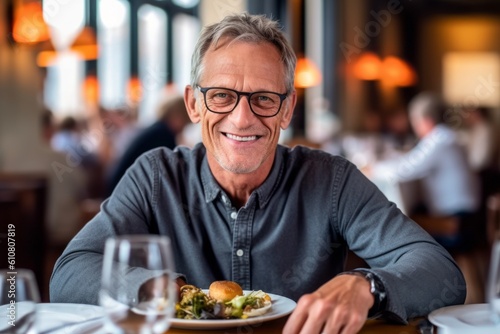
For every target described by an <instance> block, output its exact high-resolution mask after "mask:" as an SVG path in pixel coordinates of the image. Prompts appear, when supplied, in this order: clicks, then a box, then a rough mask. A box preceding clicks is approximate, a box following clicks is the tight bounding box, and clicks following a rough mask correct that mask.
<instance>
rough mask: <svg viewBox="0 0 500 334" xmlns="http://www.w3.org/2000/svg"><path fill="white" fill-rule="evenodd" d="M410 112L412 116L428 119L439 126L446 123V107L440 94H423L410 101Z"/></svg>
mask: <svg viewBox="0 0 500 334" xmlns="http://www.w3.org/2000/svg"><path fill="white" fill-rule="evenodd" d="M408 110H409V112H410V114H411V115H412V116H419V117H422V118H428V119H431V120H432V121H433V122H434V124H439V123H443V122H444V113H445V111H446V106H445V104H444V102H443V100H442V99H441V97H440V96H439V95H438V94H434V93H431V92H422V93H420V94H418V95H416V96H415V97H414V98H413V99H412V100H411V101H410V103H409V105H408Z"/></svg>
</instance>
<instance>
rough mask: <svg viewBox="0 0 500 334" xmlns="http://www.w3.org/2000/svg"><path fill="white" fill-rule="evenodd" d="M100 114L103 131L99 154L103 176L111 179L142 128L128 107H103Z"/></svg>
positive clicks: (105, 178)
mask: <svg viewBox="0 0 500 334" xmlns="http://www.w3.org/2000/svg"><path fill="white" fill-rule="evenodd" d="M99 114H100V116H101V122H102V132H103V136H102V140H101V142H100V147H99V154H100V159H101V162H102V164H103V166H104V167H103V169H104V170H103V178H104V180H109V179H110V178H111V175H112V173H113V171H114V170H115V168H116V166H117V163H118V161H120V159H121V157H122V156H123V154H124V153H125V150H126V149H127V148H128V147H129V145H130V143H131V142H132V141H133V140H134V138H135V137H137V135H138V134H139V132H140V131H141V130H142V129H141V128H140V127H139V125H138V124H137V122H136V120H135V119H134V117H133V115H132V112H131V111H130V110H129V108H127V107H123V108H115V109H105V108H101V109H100V111H99Z"/></svg>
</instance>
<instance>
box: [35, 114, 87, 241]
mask: <svg viewBox="0 0 500 334" xmlns="http://www.w3.org/2000/svg"><path fill="white" fill-rule="evenodd" d="M67 122H68V123H71V126H70V127H69V128H73V125H74V123H72V121H67ZM40 128H41V135H42V142H43V144H44V145H43V150H42V151H41V154H42V157H41V159H40V161H42V164H43V166H42V167H43V169H44V171H45V173H46V174H47V176H48V180H49V187H48V200H47V239H48V244H49V245H50V246H51V247H55V248H58V247H65V246H66V244H67V243H68V242H69V241H70V240H71V238H72V237H73V236H74V235H75V234H76V233H77V232H78V231H79V229H80V228H81V216H80V203H81V201H82V200H83V199H84V198H85V197H86V184H87V180H88V176H87V174H86V172H85V169H84V168H83V166H82V165H81V164H80V163H79V161H78V160H75V159H74V158H73V151H72V150H68V151H57V150H54V149H53V148H52V146H51V143H53V141H54V138H53V136H55V135H57V131H56V130H55V129H56V125H55V121H54V117H53V114H52V112H51V111H50V110H48V109H45V110H44V111H43V112H42V114H41V116H40ZM58 143H64V141H62V140H61V141H59V142H58ZM69 143H71V144H72V142H71V141H70V142H69ZM66 144H68V142H66ZM68 147H69V146H63V145H61V146H60V148H68Z"/></svg>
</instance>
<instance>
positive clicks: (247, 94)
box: [196, 85, 288, 118]
mask: <svg viewBox="0 0 500 334" xmlns="http://www.w3.org/2000/svg"><path fill="white" fill-rule="evenodd" d="M196 87H197V88H198V89H199V90H200V92H202V93H203V101H205V107H207V109H208V111H210V112H213V113H214V114H229V113H231V112H233V110H234V109H236V107H237V106H238V104H239V103H240V100H241V96H242V95H243V96H246V97H247V101H248V105H249V106H250V110H251V111H252V112H253V113H254V115H256V116H259V117H265V118H269V117H274V116H276V115H278V114H279V112H280V110H281V106H282V105H283V101H284V100H285V99H286V98H287V96H288V92H287V93H285V94H280V93H276V92H270V91H266V90H260V91H256V92H239V91H237V90H234V89H231V88H226V87H201V86H200V85H196ZM210 89H224V90H228V91H231V92H234V93H235V94H236V96H237V98H238V99H237V100H236V103H235V104H234V107H233V109H231V110H229V111H213V110H212V109H210V108H209V107H208V103H207V91H208V90H210ZM262 93H271V94H276V95H278V96H279V98H280V105H279V107H278V110H277V111H276V113H274V114H273V115H259V114H257V113H256V112H255V111H254V110H253V108H252V104H251V103H250V100H251V98H252V95H254V94H262Z"/></svg>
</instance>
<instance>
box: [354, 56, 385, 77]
mask: <svg viewBox="0 0 500 334" xmlns="http://www.w3.org/2000/svg"><path fill="white" fill-rule="evenodd" d="M381 68H382V61H381V60H380V57H379V56H377V55H376V54H375V53H373V52H365V53H363V54H362V55H361V56H360V57H359V58H358V59H357V61H356V63H355V64H354V68H353V74H354V76H355V77H356V78H358V79H360V80H377V79H380V72H381Z"/></svg>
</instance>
